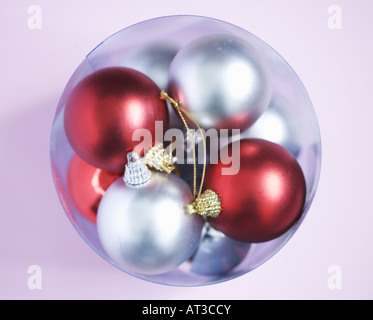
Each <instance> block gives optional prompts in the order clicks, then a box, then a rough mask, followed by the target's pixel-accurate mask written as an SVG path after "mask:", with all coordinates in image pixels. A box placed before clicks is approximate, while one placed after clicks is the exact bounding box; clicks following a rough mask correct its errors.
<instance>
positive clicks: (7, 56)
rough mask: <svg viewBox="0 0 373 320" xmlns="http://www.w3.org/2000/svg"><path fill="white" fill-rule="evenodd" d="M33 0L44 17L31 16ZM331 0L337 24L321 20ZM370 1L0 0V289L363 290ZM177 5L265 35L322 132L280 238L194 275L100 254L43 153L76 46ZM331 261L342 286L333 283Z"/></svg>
mask: <svg viewBox="0 0 373 320" xmlns="http://www.w3.org/2000/svg"><path fill="white" fill-rule="evenodd" d="M149 3H151V5H149ZM33 4H35V5H38V6H40V8H41V10H42V28H41V29H40V30H38V29H36V30H32V29H30V28H28V25H27V21H28V18H29V16H30V15H29V14H28V12H27V9H28V7H29V6H30V5H33ZM331 5H339V6H340V7H341V9H342V29H340V30H331V29H329V28H328V19H329V17H330V14H329V13H328V8H329V7H330V6H331ZM372 10H373V3H372V2H371V1H370V0H355V1H350V0H346V1H343V0H335V1H329V0H313V1H311V0H297V1H294V0H266V1H259V0H246V1H242V0H230V1H222V0H204V1H200V0H198V1H197V0H189V1H171V0H158V1H156V2H154V1H153V2H149V1H146V0H138V1H133V2H131V4H130V2H129V1H119V0H118V1H115V0H109V1H92V0H89V1H88V0H80V1H64V2H61V1H50V0H48V1H46V0H36V1H35V2H34V1H32V2H31V1H25V0H19V1H11V0H2V1H1V3H0V40H1V43H0V46H1V60H0V97H1V104H0V152H1V153H0V195H1V198H0V298H1V299H372V298H373V274H372V273H373V272H372V270H373V258H372V244H373V232H372V225H373V215H372V210H371V206H370V200H371V197H372V191H373V170H372V165H371V163H372V162H373V151H372V142H371V137H372V136H373V129H372V128H373V126H372V125H371V122H372V119H373V111H372V110H373V108H372V107H373V103H372V98H371V92H372V74H373V58H372V57H373V38H372V30H373V22H372V20H371V13H372V12H373V11H372ZM174 14H193V15H202V16H208V17H212V18H216V19H220V20H223V21H227V22H230V23H232V24H235V25H237V26H239V27H242V28H244V29H246V30H247V31H249V32H251V33H253V34H254V35H256V36H258V37H259V38H261V39H262V40H263V41H265V42H266V43H267V44H269V45H270V46H272V47H273V48H274V49H275V50H276V51H277V52H278V53H280V54H281V55H282V56H283V57H284V58H285V60H287V62H288V63H289V64H290V65H291V66H292V68H293V69H294V70H295V71H296V72H297V74H298V76H299V77H300V79H301V80H302V82H303V84H304V85H305V87H306V89H307V91H308V93H309V95H310V97H311V100H312V101H313V104H314V108H315V111H316V113H317V116H318V119H319V124H320V130H321V135H322V144H323V160H322V171H321V177H320V182H319V188H318V191H317V193H316V197H315V200H314V202H313V205H312V207H311V209H310V211H309V213H308V215H307V217H306V219H305V220H304V222H303V224H302V225H301V226H300V228H299V229H298V231H297V233H296V234H295V235H294V236H293V237H292V238H291V240H290V241H289V242H288V243H287V244H286V245H285V247H284V248H282V249H281V250H280V251H279V252H278V253H277V254H276V255H275V256H274V257H273V258H271V259H270V260H269V261H267V262H266V263H264V264H263V265H262V266H260V267H259V268H257V269H255V270H254V271H252V272H250V273H248V274H246V275H244V276H241V277H239V278H236V279H234V280H231V281H228V282H224V283H221V284H217V285H211V286H205V287H196V288H180V287H168V286H164V285H157V284H152V283H149V282H146V281H144V280H139V279H137V278H134V277H132V276H129V275H127V274H125V273H124V272H121V271H119V270H117V269H116V268H114V267H112V266H111V265H110V264H109V263H107V262H106V261H105V260H103V259H102V258H101V257H99V256H98V255H97V254H96V253H95V252H94V251H93V250H91V249H90V248H89V247H88V246H87V244H86V243H85V242H84V241H83V240H82V239H81V238H80V236H79V235H78V233H77V232H76V231H75V229H74V228H73V227H72V225H71V223H70V221H69V220H68V218H67V217H66V215H65V213H64V211H63V209H62V206H61V205H60V202H59V199H58V197H57V193H56V191H55V188H54V184H53V180H52V176H51V171H50V160H49V138H50V131H51V126H52V121H53V118H54V112H55V110H56V107H57V104H58V101H59V98H60V96H61V94H62V92H63V90H64V87H65V85H66V84H67V82H68V80H69V78H70V76H71V75H72V73H73V72H74V71H75V69H76V68H77V67H78V65H79V63H80V62H81V61H82V60H83V59H84V57H85V56H86V55H87V54H88V53H89V52H90V51H91V50H92V49H93V48H95V47H96V46H97V45H98V44H99V43H100V42H101V41H103V40H104V39H106V38H107V37H109V36H110V35H112V34H113V33H115V32H117V31H120V30H121V29H123V28H125V27H127V26H130V25H132V24H134V23H137V22H140V21H143V20H147V19H150V18H154V17H159V16H167V15H174ZM30 265H39V266H40V267H41V270H42V289H40V290H37V289H34V290H31V289H29V287H28V279H29V277H30V274H28V273H27V269H28V267H29V266H30ZM332 265H337V266H339V268H340V270H341V271H342V277H341V280H342V288H341V289H330V288H329V286H328V279H329V277H330V276H331V274H329V273H328V268H329V267H330V266H332Z"/></svg>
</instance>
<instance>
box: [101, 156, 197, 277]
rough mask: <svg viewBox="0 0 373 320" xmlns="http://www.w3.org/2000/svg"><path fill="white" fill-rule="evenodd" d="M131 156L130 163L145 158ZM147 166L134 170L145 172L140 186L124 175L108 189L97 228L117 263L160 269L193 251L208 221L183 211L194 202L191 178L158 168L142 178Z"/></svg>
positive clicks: (131, 268) (136, 269) (135, 269)
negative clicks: (190, 185) (190, 186)
mask: <svg viewBox="0 0 373 320" xmlns="http://www.w3.org/2000/svg"><path fill="white" fill-rule="evenodd" d="M131 157H132V159H133V160H132V162H131V163H129V164H128V167H132V166H135V164H134V163H136V162H137V161H140V159H139V158H138V157H136V156H135V157H134V156H133V154H131ZM141 167H143V168H142V169H141ZM145 167H146V165H145V163H140V165H139V166H137V168H136V170H134V171H132V172H136V175H138V177H140V178H139V179H138V184H137V185H136V186H135V187H134V186H132V185H128V184H126V182H125V181H124V179H122V178H119V179H117V180H116V181H115V182H114V183H113V184H112V185H111V186H110V187H109V188H108V190H107V192H106V194H105V196H104V197H103V198H102V200H101V203H100V206H99V208H98V214H97V230H98V234H99V238H100V241H101V244H102V246H103V247H104V249H105V251H106V253H107V254H108V255H109V257H110V258H111V259H112V260H113V262H114V264H116V265H117V266H119V267H120V268H123V270H126V271H127V272H130V273H134V274H145V275H149V274H161V273H165V272H168V271H171V270H173V269H175V268H176V267H178V266H179V265H180V264H182V263H183V262H185V261H186V260H188V259H189V258H190V256H191V255H192V254H193V253H194V251H195V250H196V249H197V246H198V243H199V240H200V237H201V233H202V228H203V224H204V220H203V218H202V216H200V215H190V214H187V213H186V212H185V210H184V207H185V205H187V204H188V203H190V202H191V201H192V194H191V192H190V189H189V186H188V185H187V184H186V182H184V181H183V180H182V179H181V178H179V177H177V176H175V175H173V174H166V173H163V172H158V171H155V172H152V174H151V178H150V179H149V180H148V179H147V174H145V179H144V181H141V179H142V178H144V175H143V172H144V168H145ZM145 172H146V170H145ZM139 173H140V174H139ZM125 176H126V174H125ZM126 180H127V181H128V180H130V179H129V178H128V177H127V178H126Z"/></svg>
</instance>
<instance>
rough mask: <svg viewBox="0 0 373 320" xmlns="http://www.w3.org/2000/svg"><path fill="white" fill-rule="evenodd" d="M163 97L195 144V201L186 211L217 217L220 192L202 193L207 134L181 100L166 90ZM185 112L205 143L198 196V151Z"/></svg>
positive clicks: (219, 207) (219, 209) (219, 208)
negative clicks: (173, 97)
mask: <svg viewBox="0 0 373 320" xmlns="http://www.w3.org/2000/svg"><path fill="white" fill-rule="evenodd" d="M161 99H163V100H166V101H168V102H170V103H171V104H172V105H173V106H174V108H175V109H176V111H177V112H178V114H179V116H180V118H181V120H182V121H183V124H184V126H185V128H186V129H187V132H188V135H189V139H190V140H191V143H192V146H193V202H192V203H191V204H188V205H187V206H186V211H187V212H188V213H189V214H194V213H198V214H200V215H206V216H210V217H217V216H218V215H219V214H220V212H221V210H222V201H221V198H220V196H219V195H218V193H216V192H215V191H213V190H210V189H208V190H206V191H205V192H204V193H203V194H202V188H203V182H204V179H205V173H206V157H207V156H206V154H207V152H206V140H205V136H204V134H203V130H202V129H201V127H200V126H199V124H198V122H197V121H196V120H195V119H194V117H193V116H192V115H191V114H190V113H189V112H188V111H187V110H185V108H184V107H183V106H182V105H181V103H180V102H177V101H175V100H174V99H172V98H171V97H170V96H169V95H168V94H167V93H166V92H165V91H164V90H162V92H161ZM182 113H184V114H185V115H186V116H187V118H188V119H189V120H191V121H192V122H193V123H194V124H195V125H196V126H197V128H198V130H199V131H200V133H201V136H202V143H203V171H202V178H201V184H200V187H199V192H198V196H197V197H196V189H197V187H196V186H197V169H196V165H197V162H196V151H195V144H194V138H193V136H192V134H191V132H190V129H189V126H188V124H187V122H186V121H185V118H184V116H183V114H182Z"/></svg>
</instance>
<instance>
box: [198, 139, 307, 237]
mask: <svg viewBox="0 0 373 320" xmlns="http://www.w3.org/2000/svg"><path fill="white" fill-rule="evenodd" d="M236 143H239V144H240V145H239V150H240V152H239V155H238V153H237V152H235V150H237V149H235V147H237V146H234V145H233V144H236ZM226 148H228V150H227V149H225V151H228V153H227V152H222V150H221V152H220V157H221V158H220V161H219V163H218V164H210V165H209V166H208V167H207V170H206V178H205V184H204V186H205V188H210V189H213V190H214V191H216V192H217V193H219V195H220V196H221V199H222V202H223V210H222V212H221V213H220V215H219V216H218V217H216V218H209V222H210V224H211V225H212V226H213V227H214V228H216V229H217V230H219V231H221V232H223V233H224V234H225V235H226V236H228V237H230V238H232V239H235V240H238V241H242V242H251V243H258V242H264V241H269V240H272V239H274V238H277V237H278V236H280V235H282V234H283V233H285V232H286V231H287V230H289V229H290V228H291V227H292V226H293V225H294V223H295V222H296V221H297V220H298V219H299V217H300V216H301V213H302V211H303V206H304V203H305V195H306V183H305V178H304V175H303V172H302V169H301V167H300V166H299V164H298V162H297V161H296V159H295V158H294V156H293V155H292V154H291V153H290V152H288V151H287V150H286V149H285V148H283V147H282V146H280V145H277V144H275V143H273V142H269V141H267V140H262V139H244V140H241V141H238V142H233V143H232V144H229V145H228V146H227V147H226ZM235 153H237V154H235ZM228 156H229V157H230V156H232V158H231V159H229V158H228ZM229 160H231V162H232V163H229V162H230V161H229ZM233 161H236V163H235V165H236V164H237V163H238V162H237V161H239V164H240V169H239V171H238V172H237V173H236V174H229V170H228V171H227V172H225V175H223V174H222V168H225V169H227V168H229V167H230V166H231V165H232V164H233ZM224 163H225V164H224ZM227 163H228V164H227Z"/></svg>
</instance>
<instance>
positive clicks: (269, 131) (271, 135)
mask: <svg viewBox="0 0 373 320" xmlns="http://www.w3.org/2000/svg"><path fill="white" fill-rule="evenodd" d="M295 108H296V106H294V105H293V104H292V103H290V102H289V101H286V100H285V99H283V98H279V97H273V98H272V101H271V102H270V104H269V107H268V109H267V110H266V111H265V112H264V113H263V114H262V115H261V116H260V118H259V119H258V120H257V121H256V122H255V123H254V124H253V125H252V126H251V127H250V128H249V129H247V130H246V131H244V132H241V136H240V138H241V139H245V138H260V139H265V140H268V141H271V142H274V143H277V144H279V145H281V146H283V147H284V148H285V149H287V150H288V151H289V152H291V153H292V154H293V156H295V157H297V156H298V155H299V152H300V150H301V139H302V134H303V132H304V128H303V127H302V124H301V123H300V121H299V118H298V116H297V113H294V111H293V110H294V109H295Z"/></svg>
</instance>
